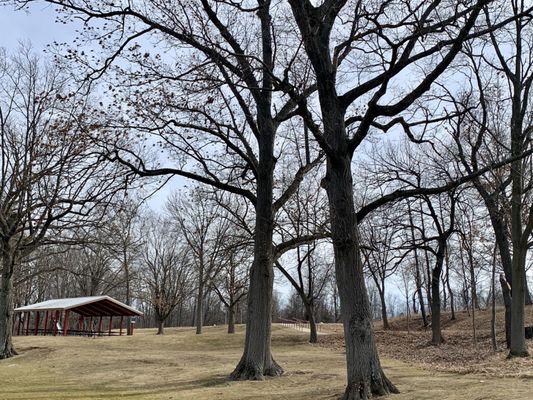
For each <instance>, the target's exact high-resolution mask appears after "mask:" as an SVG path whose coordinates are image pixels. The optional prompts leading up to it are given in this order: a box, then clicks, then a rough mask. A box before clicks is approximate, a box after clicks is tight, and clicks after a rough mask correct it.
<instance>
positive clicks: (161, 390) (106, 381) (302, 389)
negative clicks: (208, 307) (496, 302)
mask: <svg viewBox="0 0 533 400" xmlns="http://www.w3.org/2000/svg"><path fill="white" fill-rule="evenodd" d="M224 329H225V328H224V327H214V328H211V327H210V328H206V329H205V333H204V334H203V335H195V334H194V331H193V330H192V329H168V330H167V335H165V336H156V335H155V331H154V330H138V331H136V334H135V336H133V337H125V336H124V337H110V338H109V337H104V338H97V339H87V338H77V337H18V338H16V339H15V345H16V347H17V349H18V350H19V351H20V352H21V355H20V356H17V357H15V358H12V359H8V360H3V361H0V400H14V399H24V400H34V399H50V400H52V399H53V400H56V399H57V400H61V399H69V400H74V399H76V400H95V399H106V400H114V399H143V400H163V399H164V400H178V399H199V400H207V399H209V400H213V399H215V400H230V399H232V400H236V399H290V400H299V399H302V400H303V399H306V400H307V399H336V398H338V397H339V396H340V394H341V393H342V391H343V387H344V385H345V362H344V355H343V353H342V350H341V349H333V350H331V349H325V348H321V347H319V346H311V345H309V344H308V343H307V335H306V334H304V333H301V332H297V331H295V330H292V329H290V328H283V327H280V326H274V328H273V333H274V340H273V349H274V355H275V358H276V360H277V361H278V362H279V363H280V364H281V365H282V366H283V367H284V368H285V370H286V373H285V375H284V376H282V377H280V378H274V379H267V380H265V381H261V382H231V381H229V380H228V379H227V376H228V374H229V373H230V372H231V370H232V368H233V367H234V366H235V365H236V363H237V362H238V360H239V358H240V356H241V352H242V345H243V338H244V335H243V332H244V329H243V327H239V328H238V331H237V334H235V335H227V334H226V333H225V332H224ZM383 364H384V365H385V369H386V373H387V374H388V376H389V377H390V378H391V379H392V380H393V382H394V383H396V384H397V385H398V387H399V388H400V390H401V391H402V394H400V395H397V396H396V395H395V396H393V397H391V398H392V399H398V400H413V399H417V400H418V399H419V400H425V399H428V400H429V399H435V398H439V399H440V400H459V399H478V400H481V399H491V400H498V399H502V400H503V399H506V400H513V399H514V400H519V399H520V400H524V399H527V398H528V396H529V395H530V394H531V393H532V392H533V381H532V380H523V379H515V378H500V379H494V380H486V378H483V377H482V376H478V375H474V374H470V375H466V376H462V375H457V374H448V373H435V372H433V371H428V370H426V369H420V368H417V367H415V366H412V365H409V364H406V363H404V362H401V361H397V360H387V359H385V360H383Z"/></svg>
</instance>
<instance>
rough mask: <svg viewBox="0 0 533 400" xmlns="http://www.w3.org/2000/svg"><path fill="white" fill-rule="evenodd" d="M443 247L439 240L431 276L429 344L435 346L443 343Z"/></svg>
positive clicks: (443, 244)
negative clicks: (441, 295)
mask: <svg viewBox="0 0 533 400" xmlns="http://www.w3.org/2000/svg"><path fill="white" fill-rule="evenodd" d="M444 240H445V239H444ZM445 246H446V244H445V243H443V242H442V239H441V240H440V243H439V249H438V250H437V255H436V262H435V268H433V271H432V274H431V333H432V338H431V343H432V344H434V345H437V346H438V345H440V344H441V343H443V342H444V338H443V337H442V330H441V326H440V312H441V306H440V275H441V273H442V265H443V263H444V251H445V250H444V249H445Z"/></svg>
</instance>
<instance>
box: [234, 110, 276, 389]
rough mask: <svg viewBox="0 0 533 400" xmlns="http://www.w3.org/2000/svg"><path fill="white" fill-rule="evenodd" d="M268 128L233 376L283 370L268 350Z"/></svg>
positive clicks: (261, 141) (270, 228)
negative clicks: (241, 334) (240, 342)
mask: <svg viewBox="0 0 533 400" xmlns="http://www.w3.org/2000/svg"><path fill="white" fill-rule="evenodd" d="M259 115H261V113H259ZM269 121H270V122H271V120H267V119H265V120H263V119H261V118H260V122H261V124H268V122H269ZM270 128H271V130H270V132H272V133H271V134H270V135H269V134H268V132H267V131H266V130H262V135H261V136H260V137H259V167H258V174H257V175H258V176H257V201H256V207H255V209H256V218H255V235H254V260H253V263H252V267H251V269H250V287H249V290H248V308H247V313H246V336H245V341H244V353H243V355H242V358H241V360H240V361H239V363H238V364H237V366H236V368H235V370H234V371H233V372H232V373H231V375H230V378H231V379H234V380H247V379H250V380H261V379H263V378H264V376H279V375H281V374H282V373H283V369H282V368H281V367H280V366H279V365H278V364H277V363H276V362H275V361H274V359H273V358H272V353H271V323H272V290H273V286H274V265H273V264H274V255H273V246H272V235H273V231H274V215H273V209H272V205H273V200H272V197H273V196H272V191H273V171H274V157H273V154H274V143H273V140H274V134H273V128H272V127H270Z"/></svg>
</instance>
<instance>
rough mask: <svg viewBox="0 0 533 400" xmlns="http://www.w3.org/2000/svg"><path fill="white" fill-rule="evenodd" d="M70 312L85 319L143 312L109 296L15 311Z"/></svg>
mask: <svg viewBox="0 0 533 400" xmlns="http://www.w3.org/2000/svg"><path fill="white" fill-rule="evenodd" d="M50 310H69V311H73V312H75V313H77V314H80V315H83V316H84V317H99V316H141V315H143V313H142V312H140V311H139V310H136V309H135V308H133V307H130V306H127V305H126V304H124V303H121V302H120V301H118V300H115V299H114V298H112V297H109V296H90V297H73V298H67V299H54V300H47V301H43V302H41V303H35V304H30V305H27V306H24V307H19V308H16V309H15V312H27V311H50Z"/></svg>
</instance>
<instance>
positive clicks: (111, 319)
mask: <svg viewBox="0 0 533 400" xmlns="http://www.w3.org/2000/svg"><path fill="white" fill-rule="evenodd" d="M112 328H113V316H112V315H110V316H109V333H108V336H111V329H112Z"/></svg>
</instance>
